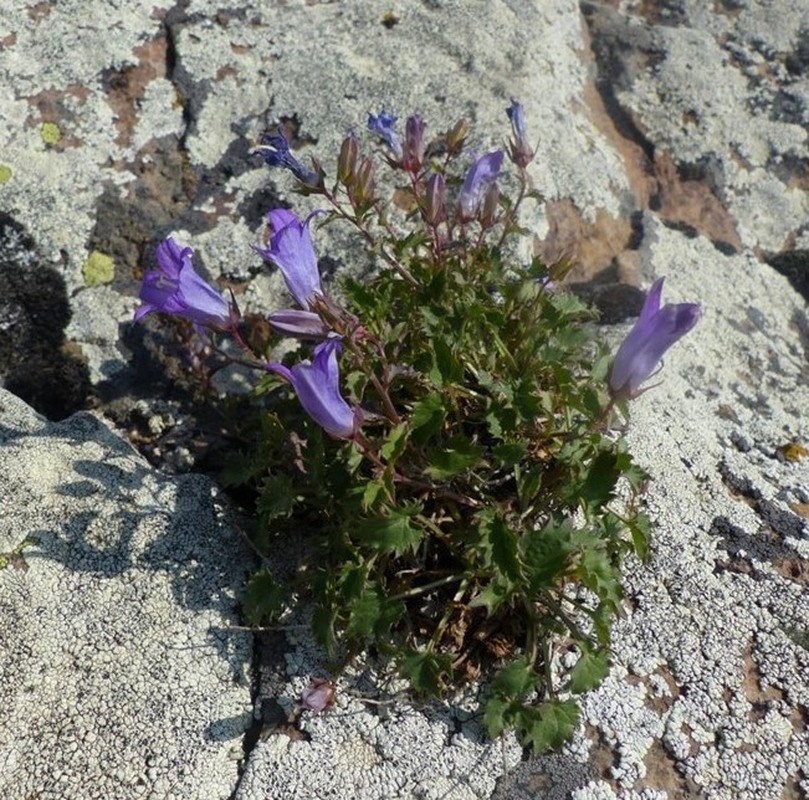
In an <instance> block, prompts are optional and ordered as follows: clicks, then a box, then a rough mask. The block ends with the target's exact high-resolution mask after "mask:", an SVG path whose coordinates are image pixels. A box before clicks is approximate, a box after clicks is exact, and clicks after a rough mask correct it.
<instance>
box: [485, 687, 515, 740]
mask: <svg viewBox="0 0 809 800" xmlns="http://www.w3.org/2000/svg"><path fill="white" fill-rule="evenodd" d="M512 705H513V703H512V701H510V700H506V699H505V698H504V697H501V696H500V695H489V697H487V698H486V704H485V705H484V707H483V724H484V725H485V726H486V731H487V733H488V734H489V737H490V738H491V739H496V738H497V737H498V736H499V735H500V734H501V733H502V732H503V731H504V730H505V729H506V728H507V727H508V725H509V722H508V721H507V719H508V712H509V711H510V710H511V707H512Z"/></svg>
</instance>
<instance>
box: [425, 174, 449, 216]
mask: <svg viewBox="0 0 809 800" xmlns="http://www.w3.org/2000/svg"><path fill="white" fill-rule="evenodd" d="M426 189H427V191H426V194H425V196H424V219H425V220H426V221H427V224H428V225H432V226H433V227H435V226H436V225H438V224H439V223H440V222H442V221H443V219H444V217H445V216H446V214H445V209H444V197H445V195H446V189H447V184H446V181H445V180H444V176H443V175H442V174H441V173H440V172H434V173H433V174H432V175H431V176H430V179H429V180H428V181H427V186H426Z"/></svg>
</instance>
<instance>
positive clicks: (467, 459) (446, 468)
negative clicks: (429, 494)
mask: <svg viewBox="0 0 809 800" xmlns="http://www.w3.org/2000/svg"><path fill="white" fill-rule="evenodd" d="M482 455H483V448H482V447H479V446H478V445H476V444H474V443H473V442H470V441H469V439H467V438H466V437H464V436H456V437H454V438H452V439H450V440H449V441H448V442H447V444H446V450H443V451H441V450H439V451H437V452H434V453H430V455H429V456H428V457H427V463H428V464H429V466H428V467H427V468H426V469H425V470H424V472H425V474H426V475H427V476H428V477H430V478H432V479H433V480H437V481H443V480H446V479H447V478H452V477H454V476H455V475H460V474H461V473H462V472H466V470H468V469H472V467H474V466H475V465H476V464H477V463H478V462H479V461H480V459H481V456H482Z"/></svg>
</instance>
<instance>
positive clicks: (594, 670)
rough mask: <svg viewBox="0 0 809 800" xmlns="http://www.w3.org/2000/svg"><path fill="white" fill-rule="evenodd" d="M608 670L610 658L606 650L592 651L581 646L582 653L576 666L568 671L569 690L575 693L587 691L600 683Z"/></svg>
mask: <svg viewBox="0 0 809 800" xmlns="http://www.w3.org/2000/svg"><path fill="white" fill-rule="evenodd" d="M609 671H610V660H609V657H608V656H607V653H606V652H598V653H596V652H593V651H592V650H591V649H590V648H589V647H586V646H583V647H582V654H581V656H580V658H579V660H578V661H577V662H576V666H575V667H573V669H572V670H571V671H570V691H571V692H575V693H576V694H581V693H582V692H588V691H590V689H595V688H596V687H597V686H600V685H601V682H602V681H603V680H604V678H606V677H607V675H608V674H609Z"/></svg>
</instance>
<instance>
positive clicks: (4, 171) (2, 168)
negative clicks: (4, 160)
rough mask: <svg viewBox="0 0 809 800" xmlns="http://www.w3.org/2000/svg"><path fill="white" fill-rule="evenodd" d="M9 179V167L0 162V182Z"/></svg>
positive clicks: (6, 181)
mask: <svg viewBox="0 0 809 800" xmlns="http://www.w3.org/2000/svg"><path fill="white" fill-rule="evenodd" d="M10 180H11V167H9V166H7V165H6V164H0V184H2V183H8V182H9V181H10Z"/></svg>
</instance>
